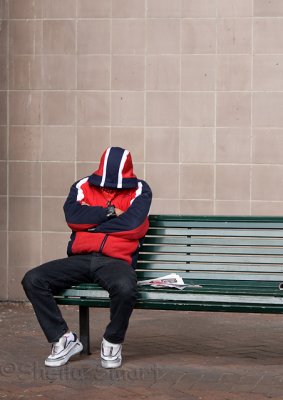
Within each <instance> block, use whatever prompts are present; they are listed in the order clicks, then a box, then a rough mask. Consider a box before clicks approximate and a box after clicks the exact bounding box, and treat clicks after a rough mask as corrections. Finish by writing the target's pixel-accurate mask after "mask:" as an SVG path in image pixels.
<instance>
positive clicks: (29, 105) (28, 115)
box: [9, 91, 42, 125]
mask: <svg viewBox="0 0 283 400" xmlns="http://www.w3.org/2000/svg"><path fill="white" fill-rule="evenodd" d="M9 111H10V112H9V115H10V124H11V125H40V122H41V112H42V111H41V92H39V91H17V92H14V91H10V94H9Z"/></svg>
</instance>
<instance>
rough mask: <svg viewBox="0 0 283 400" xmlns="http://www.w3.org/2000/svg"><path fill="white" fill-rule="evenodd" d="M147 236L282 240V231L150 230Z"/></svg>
mask: <svg viewBox="0 0 283 400" xmlns="http://www.w3.org/2000/svg"><path fill="white" fill-rule="evenodd" d="M148 234H149V235H155V236H162V235H172V236H221V237H226V236H229V237H266V238H268V237H270V238H273V237H274V238H282V237H283V230H281V229H272V230H271V229H257V230H252V229H228V228H227V229H213V228H211V229H201V228H199V229H196V228H192V229H190V228H187V229H182V228H180V229H179V228H175V229H174V228H164V229H161V228H157V229H156V228H150V229H149V231H148Z"/></svg>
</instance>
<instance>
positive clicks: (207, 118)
mask: <svg viewBox="0 0 283 400" xmlns="http://www.w3.org/2000/svg"><path fill="white" fill-rule="evenodd" d="M214 97H215V96H214V93H213V92H183V93H182V95H181V125H182V126H199V127H201V126H206V127H209V126H214V120H215V98H214Z"/></svg>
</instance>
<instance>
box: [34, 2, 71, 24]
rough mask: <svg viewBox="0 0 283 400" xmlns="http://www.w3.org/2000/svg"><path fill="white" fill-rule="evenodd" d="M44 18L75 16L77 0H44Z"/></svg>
mask: <svg viewBox="0 0 283 400" xmlns="http://www.w3.org/2000/svg"><path fill="white" fill-rule="evenodd" d="M42 13H43V18H56V19H57V18H62V19H63V18H75V16H76V0H60V1H57V0H42Z"/></svg>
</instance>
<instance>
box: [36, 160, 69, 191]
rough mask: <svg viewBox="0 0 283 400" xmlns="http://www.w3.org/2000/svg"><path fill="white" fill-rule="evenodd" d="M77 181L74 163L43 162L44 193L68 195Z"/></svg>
mask: <svg viewBox="0 0 283 400" xmlns="http://www.w3.org/2000/svg"><path fill="white" fill-rule="evenodd" d="M73 182H75V164H74V163H62V162H60V163H59V162H58V163H57V162H52V163H48V162H45V163H42V195H43V196H67V194H68V193H69V189H70V186H71V185H72V184H73Z"/></svg>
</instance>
